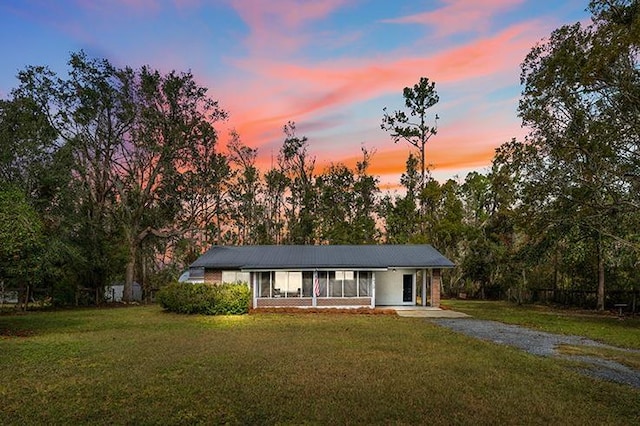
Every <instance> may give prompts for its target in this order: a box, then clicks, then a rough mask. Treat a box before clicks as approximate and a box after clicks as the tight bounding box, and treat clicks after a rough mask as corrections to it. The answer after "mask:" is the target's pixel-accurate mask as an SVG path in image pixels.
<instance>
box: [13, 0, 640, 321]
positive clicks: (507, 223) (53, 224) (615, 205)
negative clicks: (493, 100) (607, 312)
mask: <svg viewBox="0 0 640 426" xmlns="http://www.w3.org/2000/svg"><path fill="white" fill-rule="evenodd" d="M589 10H590V11H591V12H592V15H593V18H592V23H591V24H589V25H583V24H580V23H577V24H573V25H566V26H563V27H561V28H559V29H557V30H555V31H554V32H553V33H552V34H551V35H550V37H549V38H548V39H546V40H544V41H542V42H540V43H539V44H537V45H536V46H534V47H533V48H532V49H531V51H530V53H529V55H528V56H527V57H526V58H525V59H524V62H523V64H522V66H521V82H522V85H523V93H522V97H521V100H520V105H519V108H518V114H519V115H520V117H521V118H522V120H523V124H524V125H525V126H526V127H527V128H528V130H529V133H528V136H527V137H526V138H525V139H524V140H522V141H519V140H515V139H514V140H511V141H508V142H506V143H504V144H502V145H501V146H500V147H499V148H498V149H497V150H496V154H495V157H494V159H493V161H492V164H491V167H490V169H489V170H488V171H487V172H484V173H480V172H472V173H470V174H468V175H467V176H466V177H465V178H464V179H459V178H458V179H450V180H448V181H447V182H444V183H441V182H438V181H436V180H434V179H433V178H432V177H431V176H430V173H429V170H428V167H427V166H426V164H427V162H426V159H425V157H426V155H427V154H428V144H427V142H428V141H429V140H430V138H431V137H433V136H435V135H436V133H437V119H438V116H437V114H431V112H430V111H431V108H432V107H434V106H435V105H437V102H438V100H439V99H438V95H437V92H436V89H435V83H433V82H430V81H429V79H427V78H424V77H423V78H421V79H420V80H419V82H418V83H417V84H415V85H414V86H411V87H407V88H405V89H404V91H403V92H402V95H403V98H404V101H405V102H404V107H403V108H401V109H398V110H396V111H393V112H387V110H386V109H385V110H384V111H383V114H382V122H381V127H382V129H384V130H386V131H388V132H389V134H390V137H391V139H392V140H393V141H394V142H403V141H406V142H408V143H409V144H410V145H411V146H413V147H415V149H416V152H415V153H411V154H410V155H409V157H408V158H407V161H406V164H405V172H404V173H403V174H402V176H401V179H400V185H401V187H402V191H399V192H398V193H383V192H382V191H381V190H380V186H379V180H378V177H376V176H374V175H372V174H371V173H370V170H369V168H370V164H371V160H372V158H373V156H375V152H373V151H371V150H368V149H366V148H362V152H361V158H360V160H359V161H358V162H357V164H356V165H355V167H352V168H350V167H348V166H347V165H345V164H343V163H340V162H335V163H332V164H330V165H329V166H327V167H325V168H323V169H322V170H320V169H319V168H318V167H317V166H316V161H315V156H314V155H313V154H312V141H310V140H309V139H308V138H307V137H305V136H303V135H299V134H298V132H297V130H296V124H295V123H294V122H288V123H286V124H284V125H283V136H282V138H283V142H282V145H281V147H280V149H279V151H278V153H277V156H276V158H275V159H274V161H273V164H272V165H271V167H270V168H269V169H267V170H260V169H259V168H258V167H257V166H256V158H257V155H258V152H257V150H256V149H255V148H251V147H250V146H249V144H245V143H244V142H243V141H242V138H241V135H239V134H237V133H235V132H232V133H231V134H230V137H229V142H228V143H227V144H226V146H225V147H222V146H220V142H219V134H218V132H217V130H216V125H217V124H219V123H220V122H221V121H223V120H225V119H226V117H227V112H226V111H225V110H224V109H222V107H221V106H220V105H219V104H218V103H217V102H216V101H215V100H213V99H212V98H211V97H210V96H209V94H208V91H207V89H206V88H204V87H201V86H199V85H198V84H197V83H196V82H195V79H194V76H193V75H192V74H191V73H189V72H184V73H180V72H175V71H173V72H170V73H167V74H163V73H160V72H159V71H157V70H153V69H151V68H149V67H141V68H139V69H133V68H130V67H124V68H118V67H115V66H114V65H113V64H111V63H110V62H109V61H107V60H105V59H96V58H89V57H87V55H86V54H85V53H83V52H78V53H73V54H71V56H70V60H69V69H68V73H67V75H64V76H59V75H57V74H55V73H54V72H52V71H51V70H50V69H49V68H47V67H44V66H28V67H26V68H25V69H24V70H23V71H20V72H19V74H18V81H19V84H18V86H17V87H16V88H15V89H14V90H13V91H12V92H11V95H10V97H9V98H8V99H5V100H0V144H2V151H1V152H2V154H1V156H0V185H1V189H2V190H1V192H0V239H1V245H0V247H1V249H0V250H1V252H0V280H1V281H2V285H5V286H13V287H21V288H24V284H25V283H33V285H34V286H36V287H40V288H45V289H47V292H48V294H49V296H50V297H52V298H53V300H54V301H55V302H56V303H70V301H71V300H73V298H74V297H75V295H76V291H77V289H78V288H87V287H88V288H93V289H101V288H104V286H105V285H107V284H110V283H112V282H114V281H122V282H124V283H125V298H130V297H131V288H132V287H131V286H132V283H133V282H134V281H137V282H139V283H142V285H143V287H144V288H145V289H147V290H150V289H152V288H157V287H158V286H160V285H162V284H163V283H166V282H168V281H170V280H172V279H175V277H176V276H177V275H178V274H179V272H180V271H181V270H182V269H183V268H184V267H185V266H186V265H188V264H189V263H191V262H192V261H193V260H195V258H196V257H197V256H198V255H199V254H200V253H201V252H202V251H203V250H205V249H206V248H208V247H209V246H210V245H212V244H375V243H394V244H404V243H430V244H432V245H434V246H435V247H436V248H438V249H439V250H440V251H442V252H443V253H444V254H445V255H446V256H447V257H449V258H450V259H451V260H453V261H454V262H455V263H456V264H457V265H458V266H457V267H456V268H455V269H453V270H451V271H448V272H447V274H446V275H445V276H444V280H443V286H444V288H443V290H444V292H445V294H450V295H459V294H462V293H464V294H467V295H469V296H479V297H509V298H512V299H515V300H518V301H524V300H530V299H531V298H533V297H535V296H536V295H539V294H544V292H552V293H554V292H555V293H558V294H559V292H561V291H569V292H580V291H585V292H595V294H596V295H597V296H596V297H595V300H593V301H590V300H588V301H587V302H588V303H592V302H593V303H592V304H593V306H594V307H598V308H599V309H603V308H604V307H605V303H606V302H608V303H613V302H615V301H616V300H615V298H611V297H610V298H608V299H607V298H606V295H607V294H614V292H615V291H618V290H620V291H637V290H638V289H640V277H639V276H638V274H637V271H638V267H639V264H638V253H639V251H640V236H639V233H638V229H640V228H639V226H640V214H639V213H638V212H639V211H640V210H639V208H638V207H639V206H640V195H639V194H640V149H639V146H638V141H639V139H640V138H639V136H640V135H639V132H640V122H639V121H640V71H639V68H638V57H639V55H638V42H639V41H640V33H639V31H640V29H639V28H640V26H639V24H638V23H639V21H640V20H639V18H638V17H639V12H640V10H639V6H638V2H637V1H629V0H626V1H623V0H616V1H604V0H601V1H591V2H590V4H589ZM541 292H542V293H541Z"/></svg>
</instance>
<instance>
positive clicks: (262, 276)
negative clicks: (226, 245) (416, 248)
mask: <svg viewBox="0 0 640 426" xmlns="http://www.w3.org/2000/svg"><path fill="white" fill-rule="evenodd" d="M250 274H251V288H252V292H253V306H254V307H255V308H271V307H310V308H311V307H341V308H360V307H370V308H373V307H376V306H395V305H401V306H431V307H438V306H439V305H440V280H441V271H440V269H434V268H423V269H397V268H393V269H377V270H342V269H331V270H313V271H295V270H280V271H264V270H263V271H250Z"/></svg>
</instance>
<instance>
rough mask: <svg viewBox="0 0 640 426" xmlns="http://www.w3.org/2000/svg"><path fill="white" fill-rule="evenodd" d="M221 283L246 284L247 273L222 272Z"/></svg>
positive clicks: (247, 279)
mask: <svg viewBox="0 0 640 426" xmlns="http://www.w3.org/2000/svg"><path fill="white" fill-rule="evenodd" d="M222 282H223V283H248V282H249V273H248V272H240V271H222Z"/></svg>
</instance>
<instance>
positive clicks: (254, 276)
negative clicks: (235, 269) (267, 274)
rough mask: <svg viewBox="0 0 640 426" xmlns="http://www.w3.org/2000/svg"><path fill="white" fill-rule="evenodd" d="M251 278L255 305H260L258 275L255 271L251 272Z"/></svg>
mask: <svg viewBox="0 0 640 426" xmlns="http://www.w3.org/2000/svg"><path fill="white" fill-rule="evenodd" d="M250 274H251V280H250V281H252V282H253V306H252V308H255V307H257V306H258V277H257V275H258V274H256V273H255V272H251V273H250Z"/></svg>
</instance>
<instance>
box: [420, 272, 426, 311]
mask: <svg viewBox="0 0 640 426" xmlns="http://www.w3.org/2000/svg"><path fill="white" fill-rule="evenodd" d="M421 294H422V306H427V270H426V269H423V270H422V293H421Z"/></svg>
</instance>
